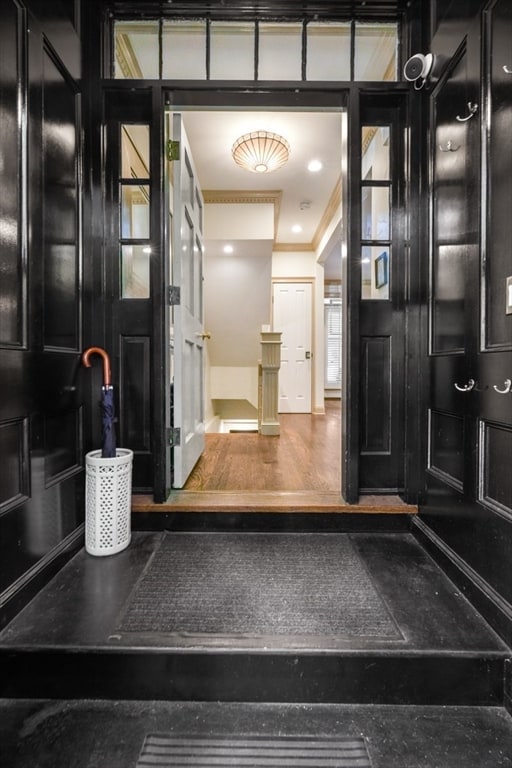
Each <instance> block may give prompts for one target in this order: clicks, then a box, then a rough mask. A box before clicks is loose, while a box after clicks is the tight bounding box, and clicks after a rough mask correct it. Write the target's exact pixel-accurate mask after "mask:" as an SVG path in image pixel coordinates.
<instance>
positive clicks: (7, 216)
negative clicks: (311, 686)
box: [0, 2, 25, 345]
mask: <svg viewBox="0 0 512 768" xmlns="http://www.w3.org/2000/svg"><path fill="white" fill-rule="evenodd" d="M21 31H22V30H21V14H20V11H19V9H18V7H17V6H16V4H15V3H14V2H6V3H4V4H3V5H2V23H1V25H0V114H1V115H2V153H1V154H2V162H1V163H0V189H1V190H2V192H1V194H0V253H1V254H2V258H1V262H0V344H18V345H20V344H22V343H23V304H22V301H21V297H22V291H23V284H24V280H25V276H24V269H23V261H24V256H25V254H24V252H23V248H22V233H21V226H20V221H21V186H20V181H21V177H20V172H19V169H20V164H21V114H20V107H21V106H22V104H23V101H22V90H21V88H20V87H19V85H20V83H21V82H22V79H21V76H22V71H21V62H22V55H21V54H22V51H21V50H20V45H19V43H20V41H21V39H22V38H21Z"/></svg>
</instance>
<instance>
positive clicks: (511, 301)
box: [505, 275, 512, 315]
mask: <svg viewBox="0 0 512 768" xmlns="http://www.w3.org/2000/svg"><path fill="white" fill-rule="evenodd" d="M505 312H506V314H507V315H512V275H511V276H510V277H507V303H506V309H505Z"/></svg>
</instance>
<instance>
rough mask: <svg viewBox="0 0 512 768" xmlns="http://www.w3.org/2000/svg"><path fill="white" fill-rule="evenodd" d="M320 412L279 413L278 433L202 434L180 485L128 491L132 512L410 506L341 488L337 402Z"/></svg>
mask: <svg viewBox="0 0 512 768" xmlns="http://www.w3.org/2000/svg"><path fill="white" fill-rule="evenodd" d="M325 405H326V413H325V416H313V415H311V414H281V415H280V423H281V435H280V436H279V437H268V436H264V435H258V434H253V433H245V434H244V433H234V434H207V435H206V450H205V452H204V453H203V455H202V456H201V458H200V459H199V461H198V463H197V464H196V466H195V468H194V470H193V471H192V474H191V475H190V477H189V479H188V481H187V483H186V484H185V488H184V489H183V490H174V491H171V494H170V496H169V498H168V499H167V501H166V502H165V503H164V504H154V502H153V499H152V497H151V496H146V495H142V494H141V495H136V496H134V497H133V498H132V510H133V512H176V511H178V512H231V513H233V512H236V513H238V512H329V513H331V512H332V513H347V512H357V513H376V512H378V513H381V514H397V513H398V514H415V513H416V512H417V507H415V506H411V505H407V504H405V503H404V502H403V501H402V500H401V499H400V498H399V497H398V496H394V495H390V496H363V497H361V499H360V501H359V503H358V504H347V502H346V501H345V500H344V499H343V498H342V496H341V492H340V489H341V404H340V402H339V400H328V401H326V404H325Z"/></svg>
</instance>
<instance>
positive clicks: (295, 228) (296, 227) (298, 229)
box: [292, 224, 302, 234]
mask: <svg viewBox="0 0 512 768" xmlns="http://www.w3.org/2000/svg"><path fill="white" fill-rule="evenodd" d="M292 232H295V234H298V233H299V232H302V227H301V225H300V224H294V225H293V227H292Z"/></svg>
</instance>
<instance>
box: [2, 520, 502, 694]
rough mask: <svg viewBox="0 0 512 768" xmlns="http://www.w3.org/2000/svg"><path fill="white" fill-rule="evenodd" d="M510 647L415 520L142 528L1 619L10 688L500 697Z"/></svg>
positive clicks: (5, 685)
mask: <svg viewBox="0 0 512 768" xmlns="http://www.w3.org/2000/svg"><path fill="white" fill-rule="evenodd" d="M168 577H169V578H168ZM269 606H270V610H269ZM301 612H302V613H301ZM241 614H242V615H241ZM331 614H332V615H331ZM169 617H172V620H171V619H170V618H169ZM155 622H156V623H155ZM190 622H191V623H190ZM212 627H213V629H212ZM509 655H510V651H509V649H508V648H507V647H506V646H505V645H504V644H503V643H502V642H501V640H500V639H499V638H498V637H497V636H496V635H495V633H494V632H493V631H492V630H491V629H490V627H489V626H488V625H487V624H486V623H485V622H484V621H483V619H482V618H481V617H480V616H479V615H478V613H477V612H476V611H475V610H474V609H473V608H472V606H471V605H470V604H469V603H468V602H467V600H466V599H465V598H464V596H463V595H462V594H461V593H460V592H459V591H458V590H457V588H456V587H455V586H454V585H453V583H452V582H450V581H449V580H448V579H447V578H446V576H445V575H444V574H443V573H442V571H441V570H440V569H439V568H438V567H437V566H436V565H435V563H434V562H433V561H432V560H431V558H430V557H429V556H428V555H427V554H426V553H425V551H424V550H423V549H422V547H421V546H420V545H419V544H418V542H417V541H416V540H415V539H414V537H413V536H412V535H411V534H408V533H392V534H391V533H361V532H358V533H353V534H339V533H329V534H319V533H318V532H316V533H314V534H309V533H292V534H288V533H268V532H264V533H261V532H260V533H240V532H238V531H231V532H230V533H214V534H211V533H198V532H178V531H173V532H168V533H155V532H136V533H134V535H133V539H132V543H131V545H130V546H129V547H128V549H126V550H124V551H123V552H121V553H119V554H117V555H114V556H110V557H92V556H90V555H88V554H86V553H85V552H84V551H82V552H80V553H78V554H77V555H76V556H75V557H74V558H73V559H72V560H71V561H70V562H69V563H68V564H67V566H66V567H65V568H63V569H62V571H61V572H60V573H59V574H58V575H57V576H56V577H55V578H54V579H53V580H52V582H50V583H49V584H48V585H47V587H46V588H45V589H44V590H42V591H41V592H40V593H39V594H38V595H37V596H36V598H35V599H34V600H33V601H32V602H31V603H30V604H29V605H28V606H27V607H26V608H25V609H24V610H23V611H22V612H21V613H20V614H19V615H18V616H17V617H16V618H15V619H14V620H13V621H12V622H11V623H10V624H9V625H8V626H7V627H6V628H5V629H4V630H3V632H1V633H0V696H3V697H4V698H16V697H19V698H47V697H51V698H55V699H77V698H90V699H94V698H105V699H113V700H117V699H125V700H136V699H139V700H166V701H173V700H174V701H178V700H190V701H230V702H243V701H249V702H283V703H286V702H304V703H307V702H309V703H347V704H348V703H350V704H352V703H360V704H370V703H374V704H388V705H389V704H428V705H463V704H464V705H492V706H496V705H501V704H502V703H503V697H504V691H503V678H504V665H505V661H506V660H507V659H508V658H509Z"/></svg>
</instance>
